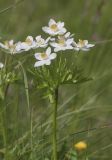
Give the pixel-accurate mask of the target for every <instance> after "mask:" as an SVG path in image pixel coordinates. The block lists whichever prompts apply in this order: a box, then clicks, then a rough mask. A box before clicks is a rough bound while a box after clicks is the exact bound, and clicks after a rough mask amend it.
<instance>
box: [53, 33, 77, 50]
mask: <svg viewBox="0 0 112 160" xmlns="http://www.w3.org/2000/svg"><path fill="white" fill-rule="evenodd" d="M73 42H74V38H72V35H70V32H67V33H66V34H65V35H60V36H58V39H56V41H54V42H51V43H50V44H51V46H52V47H54V51H55V52H58V51H64V50H67V49H73V46H72V43H73Z"/></svg>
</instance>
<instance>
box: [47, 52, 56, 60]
mask: <svg viewBox="0 0 112 160" xmlns="http://www.w3.org/2000/svg"><path fill="white" fill-rule="evenodd" d="M56 56H57V55H56V53H52V54H51V55H50V56H49V58H50V59H55V58H56Z"/></svg>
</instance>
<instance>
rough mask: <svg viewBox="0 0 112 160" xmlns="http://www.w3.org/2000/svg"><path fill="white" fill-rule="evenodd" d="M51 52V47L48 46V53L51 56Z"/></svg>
mask: <svg viewBox="0 0 112 160" xmlns="http://www.w3.org/2000/svg"><path fill="white" fill-rule="evenodd" d="M50 53H51V48H50V47H48V48H47V50H46V54H47V55H48V56H49V55H50Z"/></svg>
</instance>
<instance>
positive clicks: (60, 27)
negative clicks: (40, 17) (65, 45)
mask: <svg viewBox="0 0 112 160" xmlns="http://www.w3.org/2000/svg"><path fill="white" fill-rule="evenodd" d="M42 30H43V31H44V32H45V33H48V34H50V35H52V36H55V35H62V34H64V33H65V32H66V29H65V27H64V22H60V21H59V22H57V23H56V22H55V20H53V19H50V21H49V23H48V27H47V26H45V27H42Z"/></svg>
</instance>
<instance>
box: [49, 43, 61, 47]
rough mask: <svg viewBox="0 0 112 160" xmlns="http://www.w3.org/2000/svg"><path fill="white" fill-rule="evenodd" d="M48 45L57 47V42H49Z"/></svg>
mask: <svg viewBox="0 0 112 160" xmlns="http://www.w3.org/2000/svg"><path fill="white" fill-rule="evenodd" d="M50 45H51V46H52V47H55V48H56V47H59V44H58V43H55V42H51V43H50Z"/></svg>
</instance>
